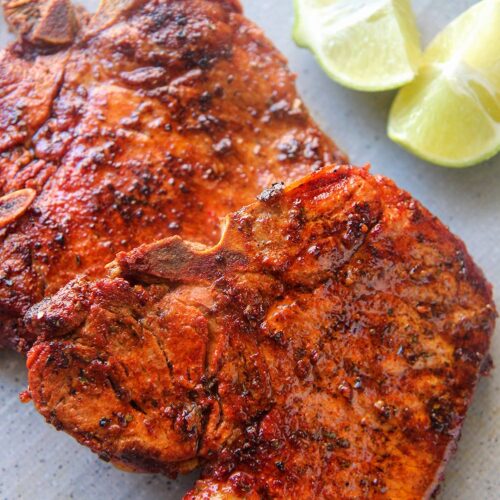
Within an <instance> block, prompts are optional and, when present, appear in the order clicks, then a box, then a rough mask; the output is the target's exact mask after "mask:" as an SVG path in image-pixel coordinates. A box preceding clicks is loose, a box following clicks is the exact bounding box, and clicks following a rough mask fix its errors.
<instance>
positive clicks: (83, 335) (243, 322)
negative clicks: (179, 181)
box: [27, 167, 496, 500]
mask: <svg viewBox="0 0 500 500" xmlns="http://www.w3.org/2000/svg"><path fill="white" fill-rule="evenodd" d="M259 200H260V201H259V202H257V203H255V204H253V205H250V206H248V207H246V208H243V209H241V210H239V211H237V212H234V213H232V214H230V215H229V216H228V217H227V219H226V229H225V232H224V234H223V236H222V239H221V241H220V242H219V243H218V244H217V245H216V246H214V247H211V248H210V247H206V246H203V245H198V244H192V243H188V242H186V241H185V240H182V239H181V238H179V237H174V238H169V239H165V240H163V241H159V242H156V243H153V244H150V245H143V246H141V247H139V248H137V249H135V250H133V251H131V252H128V253H120V254H119V255H118V257H117V260H116V261H115V262H114V263H113V264H112V265H111V266H110V268H109V271H110V276H109V277H108V278H104V279H100V280H97V281H92V280H89V279H83V278H82V279H79V280H76V281H73V282H72V283H70V284H69V285H67V286H66V287H65V288H64V289H63V290H62V291H61V292H60V293H58V294H57V295H55V296H54V297H53V298H52V299H50V300H46V301H44V302H43V303H41V304H40V305H38V306H35V307H34V308H32V309H31V310H30V312H29V313H28V316H27V320H28V326H29V328H30V329H31V330H32V331H33V332H38V333H41V334H42V338H41V339H40V340H39V342H37V343H36V344H35V346H34V347H33V349H32V350H31V351H30V353H29V356H28V367H29V387H30V392H31V394H32V397H33V401H34V403H35V405H36V407H37V409H38V410H39V411H40V412H41V413H42V414H43V415H44V416H45V417H46V418H47V420H48V421H49V422H51V423H53V424H54V425H55V426H56V427H57V428H60V429H63V430H65V431H66V432H68V433H69V434H71V435H72V436H74V437H75V438H76V439H77V440H78V441H80V442H81V443H82V444H84V445H86V446H88V447H90V448H91V449H92V450H93V451H94V452H96V453H98V454H99V456H101V457H103V458H104V459H105V460H111V461H112V462H114V463H116V464H118V465H121V466H125V467H127V468H129V469H130V468H131V469H135V470H139V471H149V472H162V473H166V474H175V473H177V472H186V471H189V470H192V469H193V468H195V467H196V466H201V467H202V479H201V480H200V481H198V482H197V484H196V485H195V487H194V489H193V490H192V491H191V492H189V493H188V494H187V495H186V497H185V498H186V499H191V500H192V499H207V498H214V497H216V498H222V499H234V498H241V497H244V498H247V499H248V498H251V499H267V498H297V499H299V498H300V499H302V498H318V499H339V498H370V499H371V498H374V499H378V498H387V499H394V500H406V499H408V500H413V499H416V498H429V497H430V496H431V494H432V493H433V492H434V491H435V489H436V487H437V485H438V482H439V480H440V478H441V475H442V468H443V466H444V465H445V463H446V461H447V459H448V458H449V455H450V453H451V452H452V451H453V450H454V448H455V446H456V440H457V437H458V436H459V434H460V429H461V426H462V423H463V419H464V416H465V413H466V411H467V408H468V406H469V404H470V401H471V398H472V394H473V392H474V388H475V385H476V382H477V380H478V378H479V376H480V375H481V373H483V372H486V371H487V369H488V366H489V362H490V358H489V356H488V349H489V343H490V337H491V334H492V332H493V328H494V323H495V318H496V311H495V306H494V304H493V302H492V291H491V287H490V285H489V284H488V283H487V281H486V280H485V279H484V277H483V275H482V273H481V271H480V270H479V269H478V268H477V266H476V265H475V264H474V262H473V261H472V259H471V258H470V257H469V255H468V254H467V251H466V249H465V246H464V245H463V243H462V242H461V241H460V240H458V239H457V238H456V237H454V236H453V235H452V234H451V233H450V232H449V231H448V230H447V229H446V227H445V226H444V225H443V224H442V223H441V222H439V220H437V219H436V218H435V217H433V216H432V215H431V214H430V213H429V212H428V211H427V210H426V209H425V208H423V207H422V206H421V205H420V204H419V203H418V202H416V201H415V200H413V199H412V198H411V196H410V195H409V194H408V193H406V192H404V191H402V190H400V189H398V188H397V187H396V186H395V185H394V184H393V183H392V182H391V181H389V180H388V179H385V178H383V177H377V176H372V175H370V174H369V173H368V171H367V170H365V169H356V168H352V167H337V168H336V167H329V168H324V169H323V170H320V171H319V172H317V173H315V174H313V175H311V176H308V177H306V178H305V179H303V180H301V181H298V182H296V183H295V184H293V185H291V186H288V187H286V186H283V185H277V186H274V187H273V188H271V189H268V190H266V191H265V192H264V193H263V194H262V195H261V196H260V197H259ZM416 212H418V214H419V215H418V217H415V213H416ZM417 266H420V270H421V272H420V273H415V271H414V270H415V269H416V267H417Z"/></svg>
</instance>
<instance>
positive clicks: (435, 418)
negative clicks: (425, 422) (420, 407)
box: [427, 398, 455, 434]
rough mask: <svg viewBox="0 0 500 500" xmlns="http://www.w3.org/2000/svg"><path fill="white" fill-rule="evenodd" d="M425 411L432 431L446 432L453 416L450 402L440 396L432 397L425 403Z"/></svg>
mask: <svg viewBox="0 0 500 500" xmlns="http://www.w3.org/2000/svg"><path fill="white" fill-rule="evenodd" d="M427 412H428V414H429V418H430V420H431V427H432V429H433V430H434V431H436V432H438V433H440V434H444V433H446V432H448V430H449V429H450V427H451V426H452V424H453V420H454V416H455V414H454V411H453V407H452V406H451V404H450V402H448V401H446V400H443V399H440V398H432V399H431V400H430V401H429V402H428V404H427Z"/></svg>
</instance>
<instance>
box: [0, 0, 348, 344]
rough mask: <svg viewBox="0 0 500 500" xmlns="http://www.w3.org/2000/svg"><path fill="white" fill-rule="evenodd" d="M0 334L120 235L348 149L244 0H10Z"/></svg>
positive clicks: (214, 210)
mask: <svg viewBox="0 0 500 500" xmlns="http://www.w3.org/2000/svg"><path fill="white" fill-rule="evenodd" d="M3 3H4V6H5V12H6V15H7V19H8V21H9V23H10V25H11V26H12V27H13V29H15V30H17V31H18V32H19V33H20V40H19V41H18V42H16V43H14V44H13V45H11V46H10V47H9V48H7V49H6V50H5V51H3V52H1V53H0V345H4V346H10V347H14V346H17V345H18V344H19V342H20V341H21V347H23V346H24V347H26V346H29V345H30V344H31V342H32V340H33V338H34V337H33V336H29V335H28V334H27V332H26V330H25V329H24V328H23V326H22V321H20V318H22V316H23V314H24V313H25V312H26V310H27V309H28V308H29V307H30V306H31V305H33V304H34V303H36V302H38V301H39V300H41V299H42V298H43V297H44V296H48V295H51V294H52V293H54V292H56V291H57V290H58V289H59V288H60V287H61V286H63V285H64V284H66V283H67V282H68V281H69V280H71V279H73V278H74V277H75V276H76V275H78V274H80V273H86V274H87V275H89V276H91V277H99V276H102V275H103V274H104V264H106V263H107V262H109V261H110V260H112V259H113V258H114V256H115V255H116V253H117V252H119V251H121V250H130V249H132V248H134V247H136V246H137V245H139V244H141V243H143V242H146V241H153V240H155V239H158V238H163V237H166V236H172V235H176V234H179V235H182V236H183V237H186V238H189V239H191V240H194V241H198V242H201V243H206V244H213V243H215V242H216V241H217V239H218V238H219V235H220V228H219V220H220V217H222V216H224V215H225V214H226V213H228V212H229V211H233V210H236V209H238V208H240V207H241V206H242V205H244V204H247V203H251V202H252V201H254V200H255V196H256V195H257V194H258V193H259V192H260V191H261V190H262V189H263V188H264V187H265V186H267V185H269V184H270V183H271V182H274V181H276V180H290V179H296V178H298V177H300V176H302V175H304V174H306V173H308V172H311V171H312V170H314V169H315V168H319V167H321V166H323V165H324V164H325V162H331V161H336V160H340V159H342V158H343V157H342V155H341V154H340V153H339V152H338V150H337V149H336V148H335V146H334V145H333V143H332V142H331V141H330V140H329V139H328V138H327V137H325V136H324V135H323V133H322V132H321V131H320V130H319V129H318V127H317V126H316V125H315V123H314V122H313V121H312V120H311V119H310V117H309V115H308V113H307V111H306V110H305V109H304V106H303V104H302V102H301V100H300V98H299V97H298V96H297V93H296V90H295V86H294V80H295V78H294V76H293V75H292V74H291V73H290V71H289V70H288V68H287V65H286V61H285V59H284V58H283V57H282V56H281V55H280V54H279V53H278V52H277V50H276V49H275V48H274V47H273V46H272V44H271V43H270V42H269V41H268V40H267V39H266V38H265V37H264V35H263V34H262V32H261V31H260V30H259V29H258V28H257V27H256V26H254V25H253V24H252V23H251V22H249V21H248V20H247V19H245V18H244V17H243V15H242V13H241V8H240V5H239V3H238V2H237V1H236V0H190V1H185V0H135V1H132V0H130V1H125V0H124V1H116V0H104V2H103V4H102V5H101V7H100V9H99V11H98V12H97V14H96V15H95V16H93V17H92V19H90V21H89V20H88V16H86V15H83V14H82V13H81V12H77V14H75V12H74V11H73V9H72V7H71V4H70V3H69V1H68V0H39V1H34V0H29V1H28V0H4V2H3Z"/></svg>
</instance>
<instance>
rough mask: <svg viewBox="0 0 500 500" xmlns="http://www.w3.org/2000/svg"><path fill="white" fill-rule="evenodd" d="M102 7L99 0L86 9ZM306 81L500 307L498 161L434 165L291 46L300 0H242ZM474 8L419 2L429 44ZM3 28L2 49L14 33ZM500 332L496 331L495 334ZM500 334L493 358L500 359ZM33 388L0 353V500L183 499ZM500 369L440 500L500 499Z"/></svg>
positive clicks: (354, 155)
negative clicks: (66, 421) (53, 419)
mask: <svg viewBox="0 0 500 500" xmlns="http://www.w3.org/2000/svg"><path fill="white" fill-rule="evenodd" d="M84 3H86V4H87V5H91V6H92V5H95V2H94V1H93V0H90V1H88V2H84ZM243 3H244V5H245V7H246V12H247V14H248V16H249V17H250V18H252V19H254V20H255V21H257V23H258V24H260V25H261V26H262V27H263V28H264V30H265V32H266V34H267V35H268V36H269V37H270V38H271V39H272V40H273V41H274V42H275V43H276V44H277V46H278V47H279V48H280V49H281V50H282V51H283V52H284V54H285V55H286V56H287V57H288V59H289V61H290V65H291V67H292V68H293V70H294V71H296V72H297V74H298V75H299V78H298V84H299V87H300V91H301V93H302V96H303V98H304V100H305V101H306V103H307V104H308V106H309V108H310V110H311V113H312V114H313V116H314V117H315V118H316V120H317V121H318V122H319V123H320V125H321V126H322V127H323V128H324V129H325V130H326V131H327V132H328V133H329V134H331V135H332V137H334V138H335V140H336V141H337V142H338V144H339V145H340V146H341V147H342V148H343V149H344V150H345V151H347V152H348V153H349V154H350V157H351V160H352V162H353V163H355V164H359V165H360V164H364V163H366V162H368V161H369V162H371V164H372V169H373V171H374V172H377V173H382V174H384V175H387V176H389V177H391V178H393V179H394V180H395V181H396V182H397V183H398V184H399V185H400V186H401V187H403V188H405V189H407V190H409V191H410V192H411V193H412V194H413V195H415V196H416V197H417V198H418V199H420V200H421V201H422V202H423V203H424V204H425V205H426V206H427V207H428V208H430V209H431V210H432V211H433V212H434V213H435V214H436V215H438V216H439V217H440V218H441V219H442V220H443V221H444V222H445V223H447V224H448V225H449V226H450V227H451V229H452V230H453V231H454V232H455V233H457V234H458V235H460V237H461V238H462V239H463V240H464V241H465V242H466V243H467V245H468V247H469V250H470V252H471V254H472V255H473V256H474V257H475V259H476V260H477V262H478V263H479V264H480V265H481V266H482V267H483V269H484V270H485V272H486V275H487V277H488V278H489V280H490V281H491V282H492V283H493V284H494V285H495V287H496V299H497V303H499V304H500V295H499V294H500V224H499V218H500V157H498V156H497V157H496V158H494V159H493V160H491V161H490V162H488V163H486V164H484V165H482V166H479V167H475V168H473V169H468V170H447V169H442V168H439V167H434V166H432V165H428V164H426V163H424V162H421V161H419V160H418V159H416V158H414V157H412V156H411V155H409V154H407V153H405V152H404V151H402V150H401V149H400V148H399V147H398V146H396V145H395V144H392V143H391V142H390V141H389V140H388V139H387V138H386V136H385V122H386V116H387V112H388V108H389V104H390V102H391V100H392V98H393V94H392V93H382V94H361V93H356V92H352V91H349V90H346V89H343V88H341V87H339V86H338V85H336V84H335V83H332V82H331V81H329V80H328V79H327V77H326V76H325V75H324V74H323V73H322V72H321V70H320V69H319V68H318V66H317V65H316V63H315V61H314V59H313V58H312V57H311V55H310V54H309V53H308V52H307V51H304V50H299V49H298V48H296V47H295V46H294V44H293V43H292V41H291V39H290V31H291V25H292V18H293V14H292V0H253V1H251V0H246V1H243ZM473 3H475V2H474V1H472V0H439V1H436V0H414V1H413V5H414V8H415V10H416V12H417V17H418V20H419V26H420V29H421V31H422V34H423V41H424V43H427V42H428V41H429V40H430V38H431V37H432V36H433V35H434V34H435V33H437V31H438V30H439V29H440V28H442V27H443V26H444V25H445V24H447V23H448V22H449V21H450V20H451V19H453V18H454V17H455V16H456V15H458V14H459V13H460V12H461V11H463V10H464V9H465V8H467V7H468V6H470V5H472V4H473ZM2 23H3V21H0V43H1V44H2V45H3V44H5V40H6V38H7V34H6V31H5V25H4V24H2ZM497 330H498V329H497ZM499 334H500V332H498V331H497V335H496V338H495V339H494V342H493V356H494V358H495V359H496V360H497V361H498V360H500V335H499ZM24 387H25V368H24V363H23V360H22V359H21V358H20V357H19V356H16V355H14V354H10V353H6V352H3V353H1V352H0V422H1V424H0V499H9V500H10V499H16V498H21V499H28V498H36V499H39V500H45V499H66V498H75V499H82V500H83V499H89V500H90V499H95V498H105V499H157V498H162V499H165V498H168V499H170V498H171V499H178V498H180V497H181V496H182V493H183V492H184V491H186V489H187V488H188V487H189V486H190V485H191V484H192V482H193V477H194V476H191V477H188V478H182V479H179V480H176V481H169V480H167V479H166V478H162V477H159V476H145V475H134V474H127V473H123V472H120V471H118V470H116V469H114V468H113V467H112V466H110V465H108V464H105V463H103V462H101V461H99V460H98V459H97V457H95V456H94V455H92V454H91V453H90V452H89V451H88V450H86V449H84V448H82V447H80V446H79V445H77V444H76V443H75V442H73V440H72V439H71V438H69V437H68V436H66V435H65V434H62V433H57V432H56V431H55V430H54V429H52V428H51V427H49V426H48V425H46V424H45V422H43V419H42V418H41V417H40V416H39V415H37V414H36V413H35V412H34V410H33V408H32V406H31V405H22V404H20V403H19V401H18V398H17V394H18V392H19V391H21V390H23V389H24ZM499 437H500V370H497V371H494V372H493V374H492V376H491V377H489V378H487V379H484V380H483V381H482V382H481V384H480V386H479V389H478V392H477V394H476V398H475V401H474V404H473V406H472V408H471V410H470V413H469V416H468V418H467V421H466V424H465V428H464V433H463V437H462V439H461V442H460V445H459V450H458V453H457V454H456V455H455V456H454V458H453V460H452V462H451V463H450V464H449V466H448V469H447V472H446V482H445V485H444V486H443V488H442V493H441V495H440V498H441V499H442V500H451V499H460V500H466V499H467V500H468V499H471V498H478V499H481V500H493V499H499V498H500V474H499V471H500V443H499Z"/></svg>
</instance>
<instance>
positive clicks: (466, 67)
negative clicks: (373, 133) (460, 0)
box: [388, 0, 500, 167]
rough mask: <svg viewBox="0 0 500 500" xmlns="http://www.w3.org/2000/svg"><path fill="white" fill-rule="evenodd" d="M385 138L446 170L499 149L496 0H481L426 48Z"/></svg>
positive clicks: (499, 11) (499, 7) (499, 19)
mask: <svg viewBox="0 0 500 500" xmlns="http://www.w3.org/2000/svg"><path fill="white" fill-rule="evenodd" d="M388 134H389V137H390V138H391V139H392V140H393V141H395V142H397V143H399V144H400V145H402V146H403V147H405V148H406V149H409V150H410V151H411V152H413V153H414V154H416V155H417V156H420V157H421V158H423V159H424V160H427V161H430V162H432V163H436V164H438V165H443V166H448V167H466V166H470V165H474V164H476V163H480V162H482V161H484V160H486V159H488V158H490V157H492V156H494V155H495V154H496V153H498V151H500V0H483V1H482V2H479V3H478V4H476V5H474V6H473V7H471V8H470V9H469V10H467V11H466V12H465V13H463V14H462V15H461V16H460V17H458V18H457V19H455V20H454V21H453V22H452V23H451V24H449V25H448V26H447V27H446V28H445V29H444V30H443V31H442V32H441V33H440V34H439V35H438V36H437V37H436V38H435V39H434V40H433V42H432V43H431V44H430V46H429V48H428V49H427V50H426V52H425V54H424V58H423V64H422V66H421V68H420V72H419V75H418V77H417V78H416V79H415V80H414V81H413V82H412V83H411V84H410V85H408V86H407V87H405V88H404V89H401V90H400V91H399V93H398V95H397V97H396V99H395V101H394V103H393V106H392V109H391V112H390V115H389V127H388Z"/></svg>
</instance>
